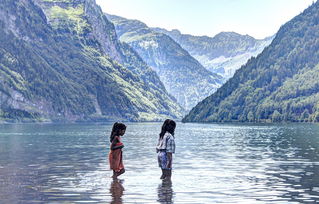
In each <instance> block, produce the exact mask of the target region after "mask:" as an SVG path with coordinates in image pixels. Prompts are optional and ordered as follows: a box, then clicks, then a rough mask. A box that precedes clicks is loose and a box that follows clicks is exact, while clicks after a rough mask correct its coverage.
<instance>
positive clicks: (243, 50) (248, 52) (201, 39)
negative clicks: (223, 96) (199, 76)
mask: <svg viewBox="0 0 319 204" xmlns="http://www.w3.org/2000/svg"><path fill="white" fill-rule="evenodd" d="M153 30H154V31H155V32H160V33H164V34H166V35H169V36H170V37H171V38H173V39H174V40H175V41H176V42H177V43H179V44H180V45H181V46H182V47H183V48H184V49H185V50H187V51H188V52H189V53H190V54H191V55H192V56H193V57H194V58H196V59H197V60H198V61H199V62H200V63H201V64H202V65H203V66H204V67H205V68H206V69H208V70H209V71H211V72H213V73H218V74H220V75H222V76H223V77H224V78H225V80H227V79H229V78H231V77H232V76H233V75H234V73H235V71H236V70H237V69H239V68H240V67H241V66H242V65H244V64H246V62H247V61H248V60H249V59H250V58H251V57H256V56H257V55H258V54H260V53H261V52H262V51H263V49H264V48H265V47H266V46H268V45H269V44H270V43H271V41H272V40H273V38H274V36H272V37H267V38H265V39H262V40H257V39H255V38H253V37H251V36H249V35H240V34H238V33H235V32H221V33H219V34H217V35H216V36H214V37H207V36H193V35H187V34H182V33H181V32H180V31H179V30H176V29H174V30H172V31H168V30H165V29H162V28H153Z"/></svg>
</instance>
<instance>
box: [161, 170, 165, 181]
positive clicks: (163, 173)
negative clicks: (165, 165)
mask: <svg viewBox="0 0 319 204" xmlns="http://www.w3.org/2000/svg"><path fill="white" fill-rule="evenodd" d="M164 171H165V170H164V169H162V176H161V179H164V178H165V172H164Z"/></svg>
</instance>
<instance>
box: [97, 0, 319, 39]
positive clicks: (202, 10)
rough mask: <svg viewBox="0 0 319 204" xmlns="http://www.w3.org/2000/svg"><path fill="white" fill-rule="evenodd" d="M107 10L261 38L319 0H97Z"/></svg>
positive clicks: (194, 30)
mask: <svg viewBox="0 0 319 204" xmlns="http://www.w3.org/2000/svg"><path fill="white" fill-rule="evenodd" d="M96 2H97V3H98V4H99V5H100V6H101V8H102V10H103V11H104V12H106V13H109V14H113V15H118V16H122V17H125V18H129V19H137V20H140V21H142V22H144V23H146V24H147V25H148V26H149V27H160V28H165V29H168V30H172V29H178V30H180V31H181V32H182V33H184V34H192V35H197V36H202V35H206V36H210V37H213V36H214V35H216V34H217V33H219V32H222V31H225V32H228V31H233V32H237V33H240V34H243V35H245V34H248V35H250V36H253V37H254V38H257V39H262V38H265V37H268V36H271V35H273V34H275V33H276V32H277V31H278V30H279V28H280V26H281V25H283V24H285V23H286V22H287V21H289V20H290V19H292V18H293V17H294V16H296V15H298V14H300V13H301V12H302V11H303V10H304V9H306V8H307V7H308V6H310V5H311V4H312V2H316V0H96Z"/></svg>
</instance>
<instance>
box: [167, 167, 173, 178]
mask: <svg viewBox="0 0 319 204" xmlns="http://www.w3.org/2000/svg"><path fill="white" fill-rule="evenodd" d="M167 171H168V176H167V177H168V178H169V179H171V177H172V169H170V170H167Z"/></svg>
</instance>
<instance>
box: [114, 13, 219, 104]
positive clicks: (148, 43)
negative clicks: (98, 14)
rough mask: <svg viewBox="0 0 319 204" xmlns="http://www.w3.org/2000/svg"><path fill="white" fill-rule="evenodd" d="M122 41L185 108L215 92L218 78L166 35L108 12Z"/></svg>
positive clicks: (135, 21)
mask: <svg viewBox="0 0 319 204" xmlns="http://www.w3.org/2000/svg"><path fill="white" fill-rule="evenodd" d="M108 18H109V19H110V20H111V21H112V22H113V23H114V25H115V28H116V31H117V34H118V36H119V37H120V40H121V41H122V42H125V43H127V44H129V45H130V46H132V47H133V49H134V50H135V51H136V52H137V53H138V54H139V55H140V56H141V57H142V59H143V60H144V61H145V62H146V63H147V64H148V65H149V66H151V67H152V68H153V69H154V70H155V71H156V72H157V74H158V75H159V76H160V79H161V81H162V82H163V83H164V85H165V87H166V89H167V91H168V92H169V93H170V94H171V95H173V96H174V97H175V98H176V99H177V101H178V102H179V103H180V104H181V105H182V106H183V107H185V109H187V110H189V109H190V108H192V107H193V106H195V105H196V104H197V103H198V101H200V100H202V99H204V98H205V97H207V96H208V95H209V94H211V93H213V92H214V91H216V89H217V88H218V87H219V86H220V84H221V83H222V77H221V76H219V75H217V74H213V73H211V72H209V71H207V70H206V69H205V68H204V67H203V66H202V65H201V64H200V63H199V62H198V61H197V60H196V59H194V58H193V57H192V56H191V55H190V54H189V53H188V52H187V51H186V50H184V49H183V48H182V47H181V46H180V45H179V44H178V43H176V42H175V41H174V40H173V39H172V38H170V37H169V36H167V35H165V34H162V33H157V32H154V31H153V30H152V29H150V28H148V27H147V26H146V25H145V24H144V23H142V22H140V21H137V20H128V19H124V18H121V17H118V16H111V15H108Z"/></svg>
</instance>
